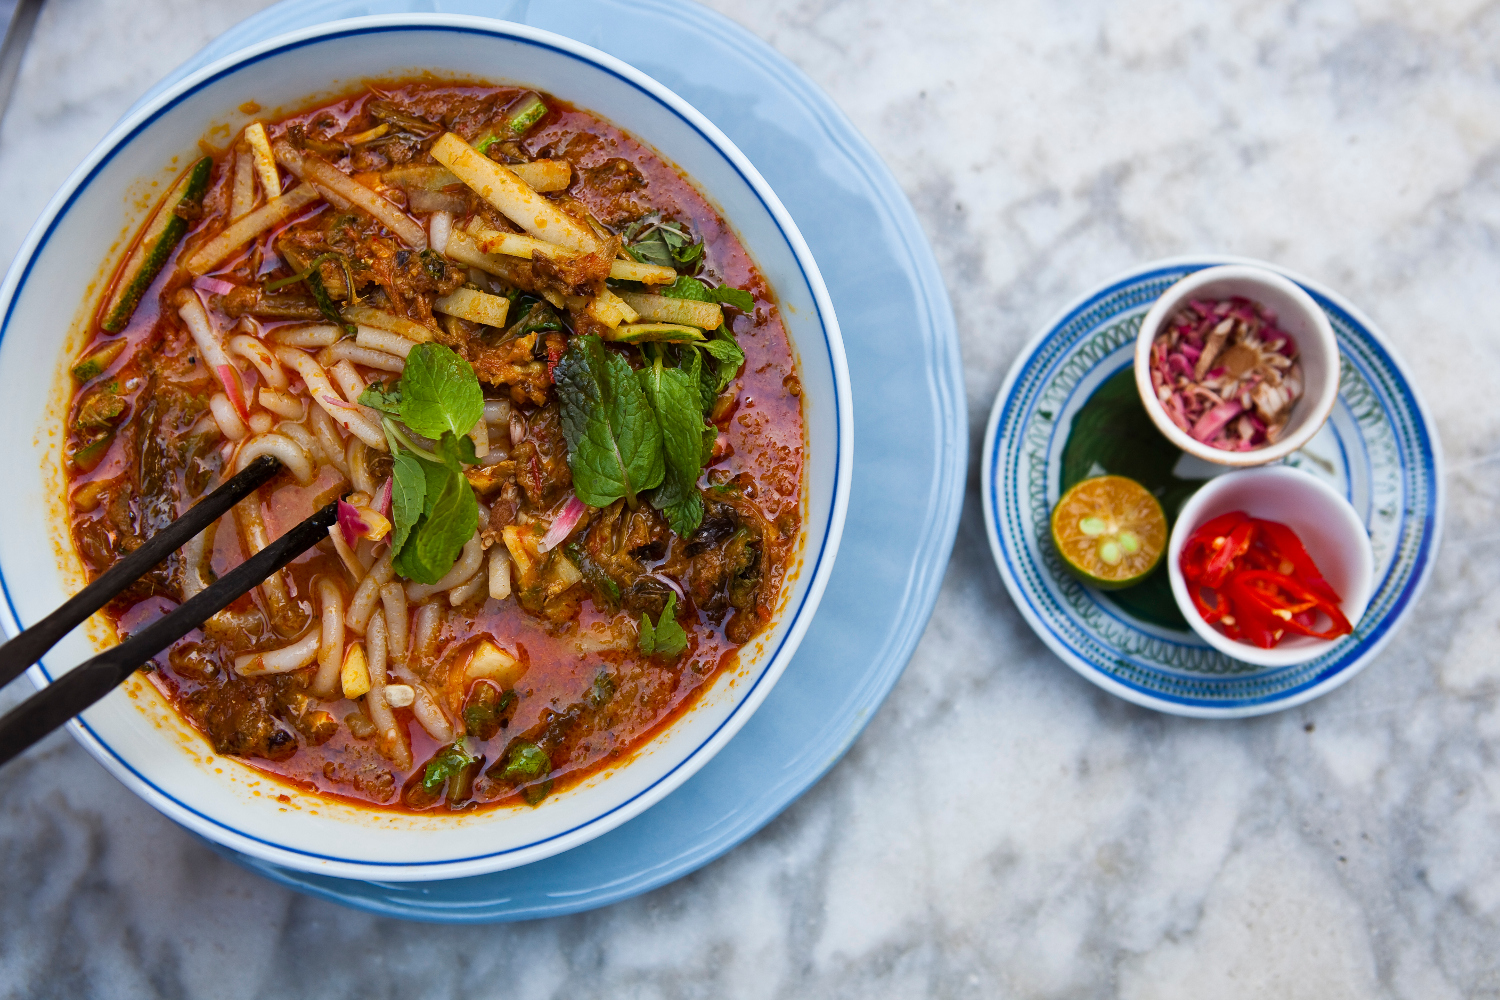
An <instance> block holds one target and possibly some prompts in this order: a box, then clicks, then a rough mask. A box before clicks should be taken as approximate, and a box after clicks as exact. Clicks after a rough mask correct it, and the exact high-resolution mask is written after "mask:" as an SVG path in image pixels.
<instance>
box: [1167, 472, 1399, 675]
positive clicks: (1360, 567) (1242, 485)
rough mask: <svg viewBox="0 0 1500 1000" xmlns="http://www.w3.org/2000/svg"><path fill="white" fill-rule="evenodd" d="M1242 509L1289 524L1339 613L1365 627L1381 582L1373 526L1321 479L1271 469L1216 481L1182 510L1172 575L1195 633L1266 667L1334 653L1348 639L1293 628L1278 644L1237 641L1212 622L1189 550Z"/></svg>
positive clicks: (1170, 551)
mask: <svg viewBox="0 0 1500 1000" xmlns="http://www.w3.org/2000/svg"><path fill="white" fill-rule="evenodd" d="M1236 511H1241V512H1244V513H1245V514H1246V515H1248V516H1249V517H1251V518H1258V519H1261V520H1264V521H1270V522H1274V523H1275V524H1276V525H1278V526H1283V527H1284V528H1286V529H1289V530H1290V531H1291V532H1292V533H1293V534H1294V535H1295V536H1296V541H1297V542H1300V544H1301V548H1302V549H1303V550H1304V551H1305V553H1306V557H1307V558H1310V559H1311V561H1312V563H1313V565H1314V566H1315V567H1316V572H1317V573H1318V574H1320V575H1321V577H1322V579H1323V580H1324V581H1326V583H1327V585H1328V586H1330V587H1331V588H1332V589H1333V591H1334V593H1335V595H1336V596H1337V597H1338V598H1339V601H1338V602H1337V607H1338V609H1339V611H1340V612H1342V614H1343V616H1344V617H1345V618H1346V619H1347V620H1348V622H1349V625H1350V626H1351V627H1352V628H1356V629H1357V628H1358V626H1359V620H1360V617H1361V616H1362V615H1363V614H1364V612H1365V607H1366V606H1367V605H1368V604H1369V603H1370V596H1371V594H1372V593H1373V592H1374V585H1375V573H1374V565H1375V555H1374V551H1373V549H1372V548H1371V546H1370V534H1369V531H1368V530H1367V529H1366V528H1365V525H1364V522H1363V521H1362V520H1360V517H1359V514H1358V513H1357V512H1356V511H1355V510H1354V507H1353V506H1352V505H1351V504H1350V503H1349V501H1348V500H1346V499H1344V497H1342V496H1340V495H1339V494H1338V493H1337V492H1336V491H1335V490H1334V489H1333V488H1332V487H1331V486H1329V485H1328V484H1326V483H1324V482H1323V481H1322V480H1320V479H1317V478H1315V477H1313V476H1311V475H1309V474H1308V473H1306V472H1302V471H1300V470H1298V469H1292V468H1289V467H1287V466H1271V467H1267V468H1262V469H1246V470H1243V471H1236V472H1229V473H1225V474H1224V475H1221V476H1216V477H1215V478H1213V479H1210V480H1209V481H1208V482H1207V483H1206V484H1205V485H1204V486H1203V487H1202V488H1201V489H1200V490H1198V492H1197V493H1195V494H1193V495H1192V497H1190V498H1189V499H1188V501H1187V503H1185V504H1183V505H1182V510H1181V512H1179V513H1178V515H1177V523H1176V524H1174V525H1173V527H1172V535H1171V538H1170V539H1169V540H1168V542H1167V572H1168V574H1169V576H1170V579H1171V584H1172V596H1173V597H1174V598H1176V600H1177V606H1178V608H1179V609H1181V611H1182V614H1183V617H1185V618H1186V619H1187V622H1188V624H1189V625H1190V626H1192V629H1193V631H1194V632H1196V633H1198V635H1200V636H1202V637H1203V639H1204V641H1206V642H1207V643H1208V644H1209V645H1211V646H1213V647H1214V648H1215V649H1217V650H1219V651H1220V652H1221V653H1223V654H1224V655H1226V656H1231V657H1233V658H1235V659H1236V660H1240V661H1242V662H1245V663H1252V664H1255V665H1256V666H1260V667H1287V666H1292V665H1294V664H1298V663H1305V662H1307V661H1308V660H1312V659H1316V658H1317V657H1319V656H1322V655H1323V654H1325V653H1327V652H1328V651H1329V650H1330V649H1332V648H1333V647H1334V646H1335V645H1336V644H1337V643H1338V642H1339V641H1341V640H1342V639H1343V638H1344V637H1343V636H1340V637H1338V638H1334V639H1319V638H1314V637H1312V636H1308V635H1298V634H1295V632H1294V631H1292V630H1290V629H1288V630H1287V631H1286V633H1285V634H1283V635H1281V636H1280V637H1278V639H1277V641H1276V643H1275V645H1274V646H1272V647H1271V648H1269V649H1264V648H1261V647H1259V646H1256V645H1253V644H1251V643H1249V642H1244V641H1241V640H1239V639H1234V638H1231V637H1230V636H1229V635H1227V634H1225V632H1224V631H1221V630H1220V629H1218V628H1215V627H1214V626H1213V625H1211V624H1209V622H1208V621H1206V620H1205V618H1204V616H1203V614H1202V613H1200V611H1199V609H1198V606H1197V602H1195V601H1194V600H1193V595H1192V591H1191V588H1192V586H1193V584H1191V583H1189V581H1188V579H1187V578H1186V576H1185V575H1184V572H1183V567H1182V558H1183V552H1184V550H1185V549H1186V548H1187V546H1188V542H1189V541H1190V540H1191V539H1192V538H1193V536H1194V535H1195V534H1197V533H1198V531H1199V529H1201V528H1203V527H1204V526H1205V525H1207V524H1209V522H1211V521H1213V520H1214V519H1215V518H1220V517H1223V516H1224V515H1228V514H1232V513H1234V512H1236ZM1291 555H1292V554H1291V553H1290V552H1289V553H1288V556H1289V557H1290V556H1291ZM1289 561H1290V560H1289ZM1279 569H1280V571H1281V572H1283V573H1284V574H1286V575H1289V576H1292V577H1294V578H1301V577H1302V576H1303V572H1302V570H1301V569H1300V567H1296V566H1290V567H1289V566H1287V565H1285V564H1283V565H1282V566H1280V567H1279Z"/></svg>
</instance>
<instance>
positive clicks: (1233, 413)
mask: <svg viewBox="0 0 1500 1000" xmlns="http://www.w3.org/2000/svg"><path fill="white" fill-rule="evenodd" d="M1243 412H1245V408H1244V407H1243V406H1241V405H1240V402H1239V400H1237V399H1231V400H1228V401H1227V402H1223V403H1220V404H1219V405H1218V406H1215V407H1214V408H1213V409H1211V410H1209V411H1208V412H1207V413H1205V414H1203V416H1201V417H1199V418H1198V422H1197V423H1196V424H1194V425H1193V429H1192V431H1191V433H1192V435H1193V440H1195V441H1207V440H1208V439H1209V438H1211V437H1213V436H1214V435H1215V434H1217V433H1219V431H1221V430H1223V429H1224V425H1225V424H1227V423H1229V421H1231V420H1233V419H1234V418H1235V417H1237V416H1239V415H1240V414H1241V413H1243Z"/></svg>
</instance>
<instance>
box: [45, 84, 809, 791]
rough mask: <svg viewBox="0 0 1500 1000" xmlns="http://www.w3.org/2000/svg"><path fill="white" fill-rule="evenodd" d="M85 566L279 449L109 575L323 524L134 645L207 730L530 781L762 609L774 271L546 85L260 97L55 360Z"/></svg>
mask: <svg viewBox="0 0 1500 1000" xmlns="http://www.w3.org/2000/svg"><path fill="white" fill-rule="evenodd" d="M72 374H73V380H74V394H73V398H72V400H71V404H70V406H69V409H68V415H67V428H66V432H67V444H66V461H67V463H68V473H69V487H68V489H69V504H70V511H71V517H72V536H73V542H74V545H75V546H76V549H77V552H78V554H79V556H80V558H81V559H82V561H83V563H84V565H85V567H86V569H87V570H88V572H89V573H90V574H91V575H95V576H97V575H98V574H99V573H101V572H103V571H104V570H105V569H107V568H108V567H109V566H110V565H111V564H112V563H114V562H115V561H116V560H118V559H119V558H121V557H122V556H124V555H125V554H127V553H129V552H131V551H133V550H134V549H135V548H136V547H138V546H139V545H140V544H141V542H142V541H143V540H144V539H145V538H147V537H149V536H150V535H151V534H153V533H154V532H156V531H158V530H160V529H161V528H162V527H163V526H164V525H166V524H167V523H168V522H170V521H171V520H172V519H174V518H176V517H177V516H179V515H180V514H181V513H182V512H183V511H185V510H186V509H187V508H188V507H189V506H191V505H192V503H193V502H194V501H195V500H196V499H197V498H199V497H201V496H203V495H204V494H205V493H207V492H209V491H210V490H212V489H213V488H214V487H216V486H217V485H218V484H219V483H221V482H222V481H223V480H225V479H226V478H228V477H229V476H230V475H232V474H233V473H234V472H236V471H238V470H239V469H242V468H244V467H245V466H246V465H247V464H248V463H249V462H251V461H253V460H254V459H255V458H257V457H259V456H262V455H272V456H274V457H276V458H277V459H278V460H279V461H280V462H281V463H282V470H281V471H280V472H279V473H278V474H277V477H276V478H275V479H274V480H272V481H271V482H270V483H269V484H268V485H266V486H263V487H262V488H261V489H260V490H259V491H258V492H257V494H255V495H252V496H251V497H250V498H249V499H247V500H246V501H244V502H242V503H241V504H240V505H239V506H238V507H237V508H236V509H235V511H234V512H233V514H232V515H226V516H225V517H224V518H223V519H221V520H220V522H219V523H218V524H217V525H215V526H214V527H212V528H210V529H209V530H208V531H207V532H205V533H204V534H203V535H201V536H199V537H198V538H197V539H195V540H194V542H193V543H191V544H189V545H187V546H185V547H184V548H183V549H182V550H181V551H179V552H178V553H177V554H175V555H174V556H173V557H172V558H171V559H169V560H168V561H167V562H166V563H164V564H163V565H162V566H160V567H158V568H157V570H155V571H154V572H153V573H151V574H150V575H148V576H147V577H145V578H143V579H142V580H141V581H140V582H139V583H138V584H136V585H135V586H134V587H133V588H131V589H130V590H129V591H127V592H126V593H125V594H124V595H122V596H121V597H120V598H119V599H117V600H116V601H115V602H114V603H112V604H111V605H110V607H109V608H108V609H107V611H108V614H109V616H110V617H111V618H112V620H113V621H114V622H115V623H116V625H117V627H118V629H119V630H120V631H121V632H130V631H132V630H135V629H138V628H140V627H141V625H142V624H144V623H146V622H149V621H151V620H152V619H154V618H156V617H159V616H160V615H162V614H165V613H166V612H168V611H170V610H171V609H172V608H173V607H175V606H176V605H177V604H179V603H181V602H182V601H184V600H186V599H188V598H189V597H191V596H192V595H193V594H195V593H197V592H198V591H200V590H202V589H203V588H204V587H206V586H207V585H208V584H210V583H211V582H212V581H213V580H214V579H216V578H217V577H219V576H221V575H223V574H224V573H226V572H228V571H229V570H230V569H231V568H233V567H234V566H235V565H237V564H238V563H240V562H241V561H243V560H244V559H245V558H247V556H248V554H250V553H253V552H255V551H258V550H259V549H261V548H262V547H264V546H265V545H267V544H268V543H269V542H270V541H271V540H273V539H275V538H276V537H278V536H279V535H280V534H282V533H283V532H285V531H287V530H288V529H289V528H291V527H292V526H293V525H295V524H297V523H298V522H299V521H300V520H301V519H303V518H304V517H306V516H307V515H309V514H311V513H312V512H313V511H314V510H316V509H318V508H319V507H321V506H323V505H324V504H326V503H328V502H330V501H333V500H335V499H338V498H341V497H342V498H343V502H342V503H341V504H340V508H339V523H338V525H337V526H335V527H334V528H333V529H331V530H330V533H329V538H328V540H327V541H325V542H322V543H320V544H319V545H318V546H317V547H316V548H314V549H313V550H311V551H310V552H309V553H307V554H306V555H304V556H303V557H301V558H300V559H298V560H297V561H296V562H294V563H293V564H292V565H291V566H290V567H288V568H287V569H286V570H284V571H283V572H281V573H279V574H277V575H275V576H273V577H271V578H270V579H268V580H267V581H265V583H264V584H262V585H261V586H260V587H258V588H256V589H255V590H254V591H253V592H252V593H251V594H250V595H247V596H246V597H245V598H242V599H241V600H239V601H238V602H236V603H235V604H233V605H231V606H230V607H229V608H227V609H226V610H224V611H223V612H220V613H219V614H218V615H215V616H214V617H213V618H212V619H210V620H209V621H208V622H207V623H205V624H204V626H203V628H202V629H201V630H199V631H197V632H194V633H192V634H191V635H189V636H188V637H187V638H185V639H184V640H182V641H181V642H179V643H177V644H176V645H175V646H174V647H172V649H170V650H169V651H168V652H166V653H164V654H163V655H162V656H160V657H158V658H157V661H156V662H155V663H154V664H152V665H151V677H152V679H153V681H154V683H155V684H156V685H157V686H158V688H159V689H161V690H162V691H163V692H164V693H165V694H166V695H167V696H168V697H169V698H170V699H171V701H172V702H173V704H174V705H176V707H177V708H178V710H179V711H180V712H181V713H182V714H183V715H184V716H185V717H186V718H187V719H188V720H189V721H190V722H191V723H192V724H193V726H194V727H195V728H196V729H197V730H198V731H199V732H200V733H202V735H203V736H204V737H205V738H206V739H207V740H208V742H209V743H210V744H211V745H212V746H213V748H214V750H215V751H216V752H217V753H220V754H227V755H234V756H236V757H239V758H242V759H244V760H245V761H247V762H249V763H251V764H252V765H254V766H256V767H258V768H261V769H263V770H264V771H266V772H269V773H271V774H274V775H276V776H278V777H280V778H282V779H285V780H287V781H290V782H293V783H295V784H297V785H299V786H301V787H303V788H307V789H311V790H315V791H317V792H321V793H324V794H329V795H335V796H341V797H344V798H347V799H352V800H355V801H359V802H363V803H368V804H370V805H372V806H380V807H385V808H400V809H409V810H442V809H450V810H459V809H471V808H478V807H482V806H485V805H489V804H494V803H520V802H527V803H531V804H532V805H536V804H538V803H540V802H542V801H543V800H544V799H545V798H546V797H547V796H548V795H549V794H550V793H552V792H553V791H555V790H557V789H559V788H561V787H564V786H565V785H567V784H568V783H571V782H576V781H578V780H579V779H580V778H582V777H584V776H586V775H588V774H590V773H591V772H593V771H596V770H598V769H599V768H601V767H605V766H608V765H609V764H611V763H613V762H616V761H619V760H621V759H622V758H623V757H625V756H626V755H627V754H629V753H630V752H631V751H632V750H633V749H634V748H636V747H639V746H640V745H642V744H643V743H644V742H645V741H646V740H648V739H649V738H650V736H651V735H652V734H653V733H655V732H657V731H658V730H660V729H661V728H662V727H663V726H666V725H669V724H670V722H671V720H672V719H673V718H674V716H676V715H677V714H679V713H681V712H682V711H683V710H685V709H686V708H687V707H689V706H690V705H691V704H692V703H693V701H694V698H695V696H696V695H698V694H699V693H700V692H701V691H703V690H704V689H705V686H706V685H708V684H709V683H710V682H711V681H712V680H713V678H714V677H715V676H716V675H717V674H719V673H721V672H723V671H726V670H729V669H731V668H732V667H733V665H734V663H735V661H736V657H737V652H738V650H739V649H740V648H741V647H742V646H744V644H746V643H747V642H749V641H750V640H751V639H752V638H754V637H755V636H756V635H757V634H759V633H761V632H762V631H764V630H765V629H767V628H768V626H769V625H770V624H771V622H772V620H773V617H774V616H775V615H776V614H777V612H778V610H779V607H780V603H781V594H782V590H783V584H784V582H785V581H786V578H787V575H788V573H789V571H790V569H791V567H792V565H793V563H794V560H795V558H796V548H797V545H798V540H799V538H800V536H801V492H802V476H803V449H804V436H803V419H802V408H801V398H800V394H801V386H800V383H799V381H798V377H797V368H796V361H795V355H794V352H793V350H792V346H791V344H790V342H789V341H788V338H787V334H786V331H785V329H784V328H783V326H782V323H781V321H780V318H779V317H778V314H777V308H776V305H775V301H774V298H773V295H772V291H771V289H770V288H769V287H767V285H766V283H765V281H764V280H763V278H762V277H761V275H760V274H759V272H758V271H757V270H756V267H755V265H754V263H753V261H751V259H750V258H749V256H748V254H747V253H746V251H745V249H744V247H743V246H742V245H741V244H740V242H739V240H738V239H737V238H736V236H735V234H734V233H733V231H732V230H731V229H730V228H729V226H728V224H727V223H726V221H725V220H724V219H722V218H720V217H719V215H718V214H717V213H716V212H715V211H714V209H713V208H712V207H711V206H710V205H709V204H708V203H707V202H706V201H705V200H704V198H703V197H702V196H701V195H700V194H699V193H698V191H697V190H696V189H695V188H694V187H693V185H692V183H691V182H690V181H689V179H687V178H685V177H683V176H682V175H681V174H680V173H679V172H678V171H677V170H676V169H675V168H674V167H673V166H672V165H671V164H669V163H666V162H664V161H663V160H662V159H661V158H660V157H659V156H657V155H656V154H655V153H654V152H653V151H652V150H651V149H650V148H649V147H647V146H645V145H643V144H642V143H640V142H638V141H636V140H635V139H633V138H631V137H630V136H628V135H626V134H625V133H623V132H621V131H620V130H619V129H617V128H615V127H614V126H612V125H610V124H609V123H608V122H606V121H603V120H601V119H600V118H598V117H596V116H594V115H591V114H589V113H587V112H584V111H581V110H578V109H576V108H574V107H571V106H569V105H567V104H565V103H563V102H560V101H558V100H555V99H553V98H550V97H548V96H546V95H543V94H538V93H535V92H531V91H522V90H518V89H515V88H489V87H480V86H472V85H467V84H465V85H457V84H455V85H440V84H433V83H426V82H424V83H422V84H399V83H397V84H390V85H382V86H372V87H370V88H368V89H365V90H362V91H360V92H358V93H355V94H352V95H351V96H348V97H346V98H344V99H342V100H339V101H335V102H333V103H331V104H326V105H323V106H320V107H317V108H314V109H312V110H310V111H307V112H305V113H301V114H297V115H294V116H292V117H289V118H286V119H284V120H282V121H278V122H274V123H271V122H266V123H262V122H256V123H253V124H251V125H250V126H249V127H248V128H246V129H245V130H244V132H243V133H242V134H240V135H239V136H237V137H236V138H235V140H234V141H233V143H232V144H231V145H230V146H229V148H228V149H225V150H223V151H221V152H217V153H215V154H213V155H208V156H204V157H203V158H202V159H201V160H199V161H198V162H196V163H193V164H191V165H190V166H189V167H188V168H187V169H186V170H185V171H184V173H183V174H182V175H181V177H180V178H179V180H178V182H177V183H176V184H175V186H173V187H172V188H171V190H170V191H169V192H168V194H167V195H166V197H165V198H164V199H163V201H162V203H161V204H160V206H159V207H158V208H157V209H156V211H155V212H154V214H153V215H152V216H151V217H150V218H149V219H148V221H147V222H146V224H145V225H144V226H143V228H142V230H141V232H140V234H139V235H138V236H137V238H136V242H135V244H134V245H133V247H132V248H131V250H130V252H129V253H128V254H127V255H126V257H125V260H124V262H123V263H122V264H121V266H120V268H119V270H118V272H117V273H116V275H115V277H114V280H113V281H112V283H111V285H110V287H109V288H108V290H107V292H106V294H105V295H104V296H103V297H102V298H101V300H100V303H99V306H98V309H97V311H96V313H95V316H94V320H93V325H92V327H91V329H90V331H89V342H88V346H87V347H86V349H85V350H84V352H83V353H82V355H81V356H80V357H79V358H78V359H77V360H76V362H75V363H74V365H73V368H72Z"/></svg>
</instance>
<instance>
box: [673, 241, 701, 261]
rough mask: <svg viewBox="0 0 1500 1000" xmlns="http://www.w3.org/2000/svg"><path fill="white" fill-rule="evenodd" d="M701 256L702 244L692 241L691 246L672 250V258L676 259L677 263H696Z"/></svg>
mask: <svg viewBox="0 0 1500 1000" xmlns="http://www.w3.org/2000/svg"><path fill="white" fill-rule="evenodd" d="M702 256H703V244H702V243H694V244H692V245H691V246H686V247H683V248H682V249H681V250H673V251H672V258H673V259H674V260H676V261H677V263H679V264H694V263H697V262H698V260H699V259H700V258H702Z"/></svg>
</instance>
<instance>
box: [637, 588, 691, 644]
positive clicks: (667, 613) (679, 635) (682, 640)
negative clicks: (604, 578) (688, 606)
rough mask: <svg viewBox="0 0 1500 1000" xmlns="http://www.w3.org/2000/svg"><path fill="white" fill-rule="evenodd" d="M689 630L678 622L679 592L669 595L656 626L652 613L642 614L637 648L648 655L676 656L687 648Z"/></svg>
mask: <svg viewBox="0 0 1500 1000" xmlns="http://www.w3.org/2000/svg"><path fill="white" fill-rule="evenodd" d="M687 641H688V640H687V632H685V631H683V628H682V626H681V625H679V624H677V594H676V593H671V594H668V595H667V605H666V607H664V608H662V610H661V618H659V619H658V620H657V623H656V625H655V626H653V625H652V624H651V616H650V615H641V634H640V636H639V637H638V638H637V639H636V648H637V649H639V650H640V651H641V652H642V653H644V654H646V655H647V656H676V655H677V654H678V653H681V652H682V651H683V650H684V649H687Z"/></svg>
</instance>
